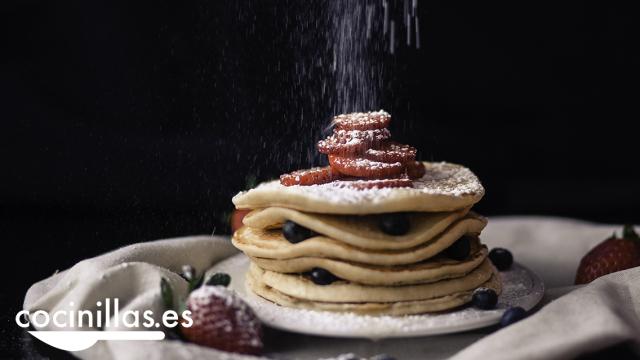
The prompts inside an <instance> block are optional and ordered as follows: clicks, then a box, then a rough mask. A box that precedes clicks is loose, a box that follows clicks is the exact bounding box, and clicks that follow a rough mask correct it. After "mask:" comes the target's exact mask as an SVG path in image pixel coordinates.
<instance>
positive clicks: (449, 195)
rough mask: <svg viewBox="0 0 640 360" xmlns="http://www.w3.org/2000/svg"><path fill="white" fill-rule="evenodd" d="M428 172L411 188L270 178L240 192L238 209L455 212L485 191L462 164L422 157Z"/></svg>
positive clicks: (236, 197) (347, 212)
mask: <svg viewBox="0 0 640 360" xmlns="http://www.w3.org/2000/svg"><path fill="white" fill-rule="evenodd" d="M424 164H425V167H426V173H425V175H424V176H423V177H422V178H420V179H416V180H414V182H413V187H410V188H380V189H375V188H374V189H365V190H355V189H350V188H345V187H341V186H339V185H336V184H335V183H328V184H321V185H311V186H299V185H296V186H283V185H281V184H280V182H279V181H277V180H274V181H270V182H266V183H262V184H260V185H258V187H256V188H254V189H251V190H249V191H244V192H240V193H239V194H237V195H236V196H234V198H233V203H234V204H235V206H236V207H237V208H239V209H256V208H265V207H271V206H280V207H287V208H292V209H296V210H301V211H307V212H317V213H327V214H376V213H389V212H400V211H426V212H435V211H453V210H457V209H461V208H464V207H467V206H471V205H473V204H475V203H476V202H478V201H479V200H480V199H481V198H482V196H483V195H484V188H483V187H482V184H481V183H480V180H479V179H478V178H477V177H476V175H475V174H473V172H471V170H469V169H467V168H465V167H464V166H461V165H457V164H451V163H446V162H439V163H430V162H425V163H424Z"/></svg>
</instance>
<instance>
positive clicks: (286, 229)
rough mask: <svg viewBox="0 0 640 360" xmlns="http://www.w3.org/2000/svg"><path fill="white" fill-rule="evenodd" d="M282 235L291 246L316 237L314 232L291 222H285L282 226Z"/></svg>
mask: <svg viewBox="0 0 640 360" xmlns="http://www.w3.org/2000/svg"><path fill="white" fill-rule="evenodd" d="M282 234H283V235H284V237H285V239H287V240H288V241H289V242H290V243H292V244H295V243H299V242H301V241H304V240H307V239H308V238H311V237H314V236H316V235H317V234H316V233H315V232H313V231H311V230H309V229H307V228H306V227H304V226H300V225H298V224H296V223H294V222H293V221H291V220H287V221H285V223H284V225H282Z"/></svg>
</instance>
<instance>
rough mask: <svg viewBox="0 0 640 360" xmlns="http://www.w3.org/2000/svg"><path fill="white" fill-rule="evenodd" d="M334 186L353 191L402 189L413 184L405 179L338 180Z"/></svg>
mask: <svg viewBox="0 0 640 360" xmlns="http://www.w3.org/2000/svg"><path fill="white" fill-rule="evenodd" d="M334 184H336V186H339V187H344V188H350V189H355V190H367V189H382V188H403V187H411V186H412V185H413V182H412V181H411V180H409V179H407V178H396V179H376V180H338V181H336V182H335V183H334Z"/></svg>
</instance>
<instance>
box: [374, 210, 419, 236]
mask: <svg viewBox="0 0 640 360" xmlns="http://www.w3.org/2000/svg"><path fill="white" fill-rule="evenodd" d="M378 226H379V227H380V230H382V231H383V232H384V233H386V234H389V235H404V234H406V233H408V232H409V228H410V227H411V223H410V222H409V216H407V214H405V213H393V214H385V215H383V216H382V217H381V218H380V221H379V222H378Z"/></svg>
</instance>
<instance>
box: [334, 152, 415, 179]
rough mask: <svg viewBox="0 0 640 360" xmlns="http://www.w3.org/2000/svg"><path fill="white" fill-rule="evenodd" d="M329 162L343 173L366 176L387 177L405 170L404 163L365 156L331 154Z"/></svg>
mask: <svg viewBox="0 0 640 360" xmlns="http://www.w3.org/2000/svg"><path fill="white" fill-rule="evenodd" d="M329 164H331V167H332V168H334V169H335V170H336V171H339V172H340V173H341V174H344V175H349V176H358V177H365V178H386V177H391V176H397V175H400V174H402V173H403V172H404V166H403V165H402V163H399V162H394V163H385V162H379V161H372V160H369V159H363V158H350V157H341V156H336V155H329Z"/></svg>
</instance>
